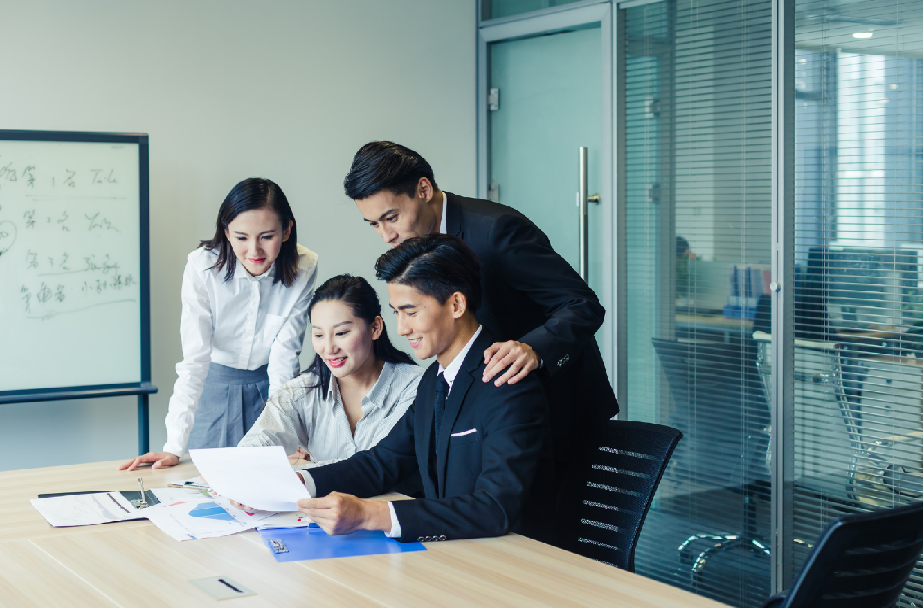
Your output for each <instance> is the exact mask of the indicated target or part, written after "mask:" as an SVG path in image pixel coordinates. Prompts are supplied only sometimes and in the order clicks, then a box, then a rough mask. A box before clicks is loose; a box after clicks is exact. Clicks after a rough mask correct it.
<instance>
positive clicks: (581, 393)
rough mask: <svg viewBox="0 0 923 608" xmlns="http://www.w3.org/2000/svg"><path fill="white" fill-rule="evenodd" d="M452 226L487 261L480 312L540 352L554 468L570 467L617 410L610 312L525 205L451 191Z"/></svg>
mask: <svg viewBox="0 0 923 608" xmlns="http://www.w3.org/2000/svg"><path fill="white" fill-rule="evenodd" d="M446 196H447V202H446V232H447V233H448V234H453V235H455V236H458V237H460V238H461V239H462V240H464V241H465V243H467V244H468V246H469V247H471V249H472V251H474V254H475V255H476V256H477V257H478V260H480V262H481V286H482V288H483V294H484V295H483V302H482V304H481V307H480V309H479V310H478V311H477V318H478V320H479V321H480V322H481V324H482V325H484V326H485V327H486V328H487V329H489V330H490V332H491V333H492V334H494V335H495V336H497V338H498V340H502V341H505V340H518V341H520V342H524V343H526V344H528V345H529V346H531V347H532V348H533V349H534V350H535V352H536V353H538V355H539V357H541V358H542V362H543V363H544V369H543V370H542V371H541V372H540V373H539V374H537V375H538V377H539V378H540V380H541V382H542V385H543V386H544V388H545V393H546V395H547V396H548V402H549V405H550V408H551V422H552V432H553V448H554V454H555V458H556V459H557V460H558V465H557V468H558V470H557V471H556V473H557V475H558V476H560V475H562V474H563V473H565V472H566V469H567V467H568V465H569V463H570V461H571V460H572V459H573V458H574V457H575V454H576V451H577V449H578V446H580V445H581V444H582V443H584V442H585V439H586V436H587V433H588V432H589V431H590V429H593V428H595V427H596V425H597V424H598V423H600V422H602V421H604V420H608V419H610V418H612V417H613V416H615V415H616V414H617V413H618V411H619V406H618V402H617V401H616V399H615V393H614V392H613V391H612V386H611V385H610V384H609V378H608V376H607V374H606V367H605V364H604V363H603V360H602V356H601V355H600V352H599V347H598V346H597V344H596V339H595V338H594V334H595V333H596V331H597V330H598V329H599V328H600V326H602V323H603V318H604V317H605V314H606V311H605V309H603V307H602V305H600V303H599V299H598V298H597V297H596V294H595V293H594V292H593V290H592V289H590V287H589V286H588V285H587V284H586V283H585V282H584V281H583V279H581V278H580V275H579V274H577V273H576V272H575V271H574V269H573V268H572V267H571V266H570V264H568V263H567V261H566V260H564V258H562V257H561V256H560V255H558V254H557V253H556V252H555V251H554V249H553V248H552V247H551V242H550V241H549V240H548V237H547V236H545V233H544V232H542V231H541V230H540V229H539V228H538V227H537V226H536V225H535V224H533V223H532V222H531V221H530V220H529V219H528V218H527V217H525V216H524V215H523V214H521V213H520V212H518V211H516V210H515V209H512V208H510V207H506V206H504V205H500V204H497V203H492V202H490V201H485V200H478V199H472V198H465V197H461V196H457V195H455V194H450V193H448V192H447V193H446Z"/></svg>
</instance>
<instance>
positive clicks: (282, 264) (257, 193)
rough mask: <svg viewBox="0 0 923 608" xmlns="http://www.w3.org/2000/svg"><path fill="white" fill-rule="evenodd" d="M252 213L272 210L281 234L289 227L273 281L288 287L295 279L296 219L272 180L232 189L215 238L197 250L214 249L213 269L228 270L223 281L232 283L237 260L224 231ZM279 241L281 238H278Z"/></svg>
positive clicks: (251, 181) (248, 182)
mask: <svg viewBox="0 0 923 608" xmlns="http://www.w3.org/2000/svg"><path fill="white" fill-rule="evenodd" d="M254 209H272V210H273V211H275V212H276V215H277V216H279V221H280V222H282V230H283V232H284V231H285V228H286V226H288V223H289V222H291V223H292V231H291V233H290V234H289V237H288V240H287V241H285V242H283V243H282V249H281V250H280V251H279V257H277V258H276V261H275V263H274V266H275V270H276V274H275V277H274V278H273V280H272V282H273V284H275V283H279V282H281V283H282V284H283V285H285V286H286V287H291V286H292V283H294V282H295V278H296V277H297V276H298V251H297V250H296V247H295V245H296V243H297V241H298V234H297V232H296V231H295V216H294V215H293V214H292V208H291V207H290V206H289V204H288V199H287V198H285V193H283V192H282V188H280V187H279V186H278V185H277V184H276V183H275V182H273V181H271V180H268V179H263V178H260V177H248V178H247V179H245V180H244V181H242V182H238V184H237V185H236V186H234V187H233V188H231V191H230V192H228V195H227V196H226V197H224V202H223V203H221V208H220V209H218V221H217V222H216V224H217V226H216V228H215V236H214V238H212V239H211V240H209V241H201V242H200V243H199V246H200V247H205V248H206V249H217V250H218V261H217V262H215V265H214V266H212V268H215V269H217V270H218V271H219V272H220V271H222V270H224V269H225V267H227V271H226V272H225V275H224V280H225V281H230V280H231V279H233V278H234V268H236V267H237V264H236V260H237V257H236V256H235V255H234V250H233V249H232V248H231V242H230V241H229V240H228V237H227V235H226V234H225V231H226V230H227V229H228V224H230V223H231V222H233V221H234V219H235V218H236V217H237V216H238V215H240V214H241V213H243V212H244V211H253V210H254ZM279 238H282V235H281V234H280V235H279Z"/></svg>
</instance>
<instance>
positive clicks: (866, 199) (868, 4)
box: [781, 0, 923, 606]
mask: <svg viewBox="0 0 923 608" xmlns="http://www.w3.org/2000/svg"><path fill="white" fill-rule="evenodd" d="M794 8H795V47H796V48H795V55H794V58H793V59H794V62H795V66H794V68H795V95H794V97H795V99H794V105H795V108H794V116H795V128H794V138H795V142H794V143H795V158H794V188H795V190H794V192H795V198H794V202H795V228H794V230H795V232H794V256H793V257H794V259H793V260H792V263H793V270H794V273H793V274H792V275H791V276H794V278H795V285H794V288H795V294H794V304H795V306H794V319H793V330H794V338H795V340H796V341H795V347H794V357H793V360H792V371H793V374H792V387H791V388H792V394H793V397H794V399H793V405H792V407H793V417H792V420H793V425H794V428H793V435H794V436H793V437H792V438H791V439H792V441H791V450H790V452H791V458H792V460H793V479H791V480H787V481H789V483H787V484H786V485H785V487H784V491H785V493H786V500H787V501H790V504H791V511H790V513H788V514H787V515H788V517H789V520H788V521H787V522H786V525H785V526H784V529H785V530H786V531H787V538H785V539H784V540H785V544H786V545H787V546H788V547H789V548H790V549H791V554H790V558H789V559H787V560H785V561H784V562H783V563H784V564H785V569H786V570H787V571H786V572H783V573H781V575H782V576H781V579H782V580H783V581H790V580H791V578H792V577H793V576H794V575H795V573H796V570H797V568H799V567H800V566H801V564H802V563H803V561H804V558H805V557H806V556H807V553H808V552H809V551H810V548H811V546H812V543H813V541H814V539H816V538H817V536H818V535H819V534H820V532H821V530H822V529H823V528H824V526H825V525H826V524H827V523H828V522H829V520H830V519H832V518H833V517H836V516H838V515H841V514H845V513H855V512H861V511H867V510H873V509H877V508H882V507H890V506H896V505H899V504H904V503H906V502H908V501H918V500H921V499H923V466H921V465H923V424H921V423H923V367H921V366H920V361H919V359H920V358H923V297H921V296H923V289H921V288H923V274H921V270H923V165H921V160H923V146H921V144H923V98H921V95H923V3H920V2H914V1H912V0H911V1H908V0H884V1H881V0H860V1H854V0H852V1H848V2H847V1H846V0H824V1H818V0H795V2H794ZM921 603H923V570H920V569H919V568H918V570H917V573H915V574H914V576H913V577H912V579H911V583H910V584H909V585H908V587H907V589H906V590H905V594H904V599H903V600H902V602H901V604H900V605H903V606H914V605H916V606H919V605H921Z"/></svg>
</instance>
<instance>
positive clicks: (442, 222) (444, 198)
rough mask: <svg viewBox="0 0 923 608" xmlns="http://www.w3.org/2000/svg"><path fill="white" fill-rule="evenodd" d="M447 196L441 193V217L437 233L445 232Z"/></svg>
mask: <svg viewBox="0 0 923 608" xmlns="http://www.w3.org/2000/svg"><path fill="white" fill-rule="evenodd" d="M448 202H449V197H447V196H446V195H445V192H443V193H442V219H441V220H440V221H439V234H446V227H445V224H446V219H445V218H446V207H447V206H448Z"/></svg>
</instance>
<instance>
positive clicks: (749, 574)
mask: <svg viewBox="0 0 923 608" xmlns="http://www.w3.org/2000/svg"><path fill="white" fill-rule="evenodd" d="M771 19H772V6H771V2H768V1H763V0H749V1H748V0H699V1H696V2H690V1H687V0H678V1H666V0H665V1H662V2H654V3H649V4H645V5H642V6H637V7H634V8H628V9H625V13H624V27H625V31H624V33H623V35H622V36H621V38H620V39H621V40H622V44H624V45H625V47H624V49H623V50H624V53H625V69H624V73H623V75H622V76H621V78H622V81H621V82H622V87H623V89H622V90H623V91H624V95H625V117H624V121H625V141H626V144H625V145H626V148H625V150H624V156H623V157H624V159H625V163H626V170H625V178H624V183H623V184H620V192H622V193H624V194H623V196H622V199H621V200H623V201H624V204H625V226H624V238H625V239H626V245H625V251H626V259H625V261H624V266H623V268H624V272H625V273H626V279H625V287H626V306H625V310H624V311H623V313H622V314H625V315H627V319H626V321H627V323H625V326H626V327H627V332H628V333H627V336H626V338H625V343H626V348H627V352H626V353H625V354H624V357H620V360H622V361H627V366H628V373H627V379H628V380H627V382H628V386H627V403H626V404H625V410H626V412H627V417H628V418H629V419H634V420H644V421H649V422H658V423H663V424H668V425H670V426H673V427H676V428H678V429H679V430H681V431H682V432H683V435H684V438H683V440H682V441H681V442H680V444H679V447H678V449H677V450H676V452H675V454H674V456H673V459H672V462H671V465H670V467H669V468H668V470H667V472H666V474H665V475H664V478H663V481H662V483H661V485H660V490H659V492H658V498H657V500H656V501H655V503H654V505H653V507H652V509H651V511H650V514H649V516H648V519H647V521H646V522H645V525H644V530H643V532H642V535H641V539H640V541H639V546H638V549H637V555H636V568H637V571H638V572H639V573H641V574H644V575H645V576H649V577H653V578H656V579H659V580H662V581H664V582H667V583H670V584H673V585H678V586H681V587H684V588H687V589H691V590H693V591H696V592H698V593H701V594H704V595H707V596H710V597H714V598H716V599H719V600H721V601H724V602H726V603H729V604H731V605H734V606H759V605H760V604H761V603H762V601H763V600H764V599H765V598H766V597H768V595H769V581H770V559H769V556H768V555H767V553H766V551H767V550H768V539H769V538H770V536H771V530H770V529H769V502H768V497H769V469H768V463H767V448H768V440H769V432H770V429H769V428H768V426H769V401H768V398H767V394H766V392H765V391H764V389H763V386H762V382H761V378H760V375H759V368H758V366H757V363H758V356H759V348H760V344H759V343H758V342H757V341H755V340H754V338H753V333H754V330H755V327H754V324H755V323H756V325H757V327H759V326H760V323H762V324H763V330H764V332H767V335H768V332H769V331H770V328H769V327H768V325H766V323H767V322H768V313H769V309H768V308H767V307H766V305H767V304H768V299H767V298H761V296H763V295H765V294H768V283H769V270H770V266H769V263H770V254H771V247H770V240H771V233H772V229H771V228H772V226H771V222H772V219H771V218H772V213H771V169H772V167H771V146H772V141H771V122H772V102H771V93H772V75H771V68H772V39H771V34H772V21H771ZM761 305H762V306H761ZM758 313H761V318H760V319H759V320H757V319H756V317H757V316H758ZM762 313H766V314H765V315H762ZM763 316H765V317H766V318H765V319H763V318H762V317H763ZM680 545H684V551H679V550H678V548H679V547H680ZM699 556H703V558H704V561H705V563H706V565H705V566H704V568H701V569H699V570H696V569H695V568H694V567H693V566H694V561H695V560H696V558H698V557H699Z"/></svg>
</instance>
